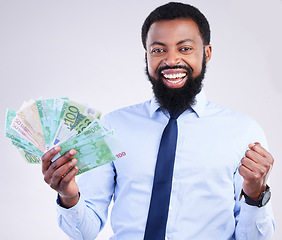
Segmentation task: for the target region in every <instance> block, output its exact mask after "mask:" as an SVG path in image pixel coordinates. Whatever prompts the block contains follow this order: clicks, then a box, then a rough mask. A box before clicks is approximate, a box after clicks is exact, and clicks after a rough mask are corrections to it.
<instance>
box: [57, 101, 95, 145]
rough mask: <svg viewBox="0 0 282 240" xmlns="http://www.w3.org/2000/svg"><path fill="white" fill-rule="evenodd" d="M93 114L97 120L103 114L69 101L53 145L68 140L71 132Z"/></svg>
mask: <svg viewBox="0 0 282 240" xmlns="http://www.w3.org/2000/svg"><path fill="white" fill-rule="evenodd" d="M89 113H91V114H92V115H94V117H95V118H100V116H101V112H99V111H97V110H95V109H93V108H89V107H87V106H85V105H82V104H79V103H77V102H74V101H69V102H68V106H67V108H66V110H65V112H64V115H63V117H62V119H61V121H60V124H59V126H58V129H57V132H56V134H55V138H54V140H53V145H57V144H58V143H59V142H60V141H61V140H62V139H64V138H66V136H68V135H69V134H70V132H71V131H72V130H73V129H74V128H75V127H76V126H77V125H78V124H79V123H80V122H81V121H82V120H83V119H84V118H86V116H87V115H88V114H89Z"/></svg>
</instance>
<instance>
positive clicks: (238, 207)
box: [234, 122, 275, 240]
mask: <svg viewBox="0 0 282 240" xmlns="http://www.w3.org/2000/svg"><path fill="white" fill-rule="evenodd" d="M249 130H250V131H249V132H248V133H247V134H248V135H249V136H250V138H248V141H249V142H248V143H252V142H260V143H261V145H262V146H263V147H264V148H266V149H268V145H267V141H266V138H265V135H264V133H263V130H262V129H261V128H260V126H259V125H258V124H257V123H256V122H253V123H252V125H251V127H250V129H249ZM247 145H248V144H247ZM246 150H247V148H246ZM238 167H239V166H238ZM242 183H243V177H242V176H241V175H240V174H239V171H238V168H237V170H236V172H235V173H234V188H235V208H234V215H235V221H236V229H235V239H236V240H253V239H256V240H270V239H271V238H272V236H273V233H274V229H275V225H274V218H273V212H272V207H271V200H270V201H269V202H268V203H267V204H266V205H265V206H263V207H260V208H259V207H256V206H251V205H249V204H247V203H246V202H245V199H244V197H242V199H241V200H240V194H241V190H242Z"/></svg>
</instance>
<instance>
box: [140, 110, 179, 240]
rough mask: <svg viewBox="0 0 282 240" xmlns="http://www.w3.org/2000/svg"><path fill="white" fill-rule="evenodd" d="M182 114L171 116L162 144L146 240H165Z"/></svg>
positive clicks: (156, 169)
mask: <svg viewBox="0 0 282 240" xmlns="http://www.w3.org/2000/svg"><path fill="white" fill-rule="evenodd" d="M179 115H180V114H170V119H169V122H168V124H167V125H166V127H165V129H164V131H163V135H162V138H161V142H160V147H159V152H158V158H157V163H156V168H155V175H154V183H153V190H152V195H151V202H150V207H149V213H148V218H147V224H146V229H145V235H144V240H164V238H165V232H166V223H167V216H168V208H169V201H170V193H171V185H172V175H173V166H174V159H175V150H176V142H177V121H176V119H177V118H178V117H179Z"/></svg>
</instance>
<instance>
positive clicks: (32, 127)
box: [5, 98, 126, 174]
mask: <svg viewBox="0 0 282 240" xmlns="http://www.w3.org/2000/svg"><path fill="white" fill-rule="evenodd" d="M100 117H101V112H99V111H97V110H95V109H93V108H89V107H88V106H85V105H82V104H79V103H77V102H74V101H70V100H69V99H68V98H46V99H37V100H32V99H31V100H30V101H28V102H24V103H23V104H22V106H21V108H20V110H18V111H17V112H15V111H13V110H11V109H7V112H6V124H5V136H6V137H8V138H10V140H11V143H12V144H13V145H14V146H16V147H17V148H18V150H19V152H20V154H21V156H22V157H23V158H24V159H25V160H26V162H28V163H31V164H36V163H40V161H41V157H42V156H43V155H44V153H45V152H46V151H48V150H49V149H51V148H52V147H54V146H55V145H59V146H60V147H61V150H60V152H59V153H58V154H57V155H56V156H55V157H54V158H53V159H52V161H55V160H56V159H57V158H59V157H60V156H61V155H63V154H65V153H66V152H67V151H69V150H70V149H73V148H74V149H75V150H76V155H75V156H74V157H75V158H76V159H77V160H78V163H77V166H78V168H79V171H78V173H77V174H81V173H83V172H85V171H88V170H90V169H93V168H95V167H98V166H101V165H103V164H106V163H109V162H111V161H114V160H116V159H117V158H122V157H124V156H126V152H125V151H124V150H123V147H122V146H121V145H120V143H119V141H118V140H117V138H116V137H115V135H114V132H113V130H109V129H108V128H107V127H106V126H104V125H103V124H102V123H101V122H100V120H99V119H100Z"/></svg>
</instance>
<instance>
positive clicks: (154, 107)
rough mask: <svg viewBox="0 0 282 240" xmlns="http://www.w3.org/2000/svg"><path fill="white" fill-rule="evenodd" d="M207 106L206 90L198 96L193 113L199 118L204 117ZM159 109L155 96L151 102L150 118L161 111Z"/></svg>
mask: <svg viewBox="0 0 282 240" xmlns="http://www.w3.org/2000/svg"><path fill="white" fill-rule="evenodd" d="M206 104H207V99H206V94H205V91H204V89H202V90H201V92H200V93H198V94H197V95H196V101H195V104H194V105H193V106H192V109H193V111H194V112H195V113H196V114H197V116H198V117H201V116H202V115H203V113H204V110H205V107H206ZM159 108H160V106H159V104H158V102H157V99H156V97H155V96H153V99H152V100H151V104H150V117H152V116H153V114H154V113H155V112H156V111H158V110H159Z"/></svg>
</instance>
